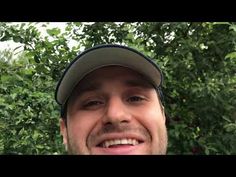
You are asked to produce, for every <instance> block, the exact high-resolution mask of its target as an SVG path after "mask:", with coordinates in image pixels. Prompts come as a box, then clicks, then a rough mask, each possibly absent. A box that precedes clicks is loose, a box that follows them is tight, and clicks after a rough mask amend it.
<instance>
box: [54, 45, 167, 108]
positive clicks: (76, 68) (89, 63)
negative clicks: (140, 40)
mask: <svg viewBox="0 0 236 177" xmlns="http://www.w3.org/2000/svg"><path fill="white" fill-rule="evenodd" d="M114 65H117V66H123V67H127V68H130V69H132V70H134V71H137V72H138V73H140V74H142V75H144V76H145V77H146V78H147V79H148V80H149V81H150V82H151V84H152V85H153V86H154V87H155V88H159V87H161V84H162V73H161V70H160V69H159V67H158V66H157V65H156V64H155V63H154V62H153V61H152V60H151V59H150V58H148V57H146V56H145V55H144V54H142V53H140V52H139V51H137V50H135V49H133V48H130V47H126V46H122V45H114V44H104V45H97V46H94V47H92V48H90V49H88V50H85V51H84V52H82V53H80V54H79V55H78V56H77V57H76V58H75V59H74V60H73V61H72V62H71V63H70V64H69V66H68V67H67V68H66V69H65V71H64V73H63V75H62V77H61V79H60V81H59V82H58V84H57V87H56V92H55V98H56V101H57V103H58V104H59V105H65V104H66V102H67V100H68V98H69V97H70V95H71V93H72V91H73V90H74V88H75V87H76V85H77V84H78V83H79V81H81V79H83V78H84V77H85V76H86V75H87V74H89V73H91V72H92V71H94V70H96V69H98V68H101V67H104V66H114Z"/></svg>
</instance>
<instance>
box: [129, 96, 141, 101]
mask: <svg viewBox="0 0 236 177" xmlns="http://www.w3.org/2000/svg"><path fill="white" fill-rule="evenodd" d="M142 100H144V98H142V97H140V96H131V97H129V98H128V100H127V101H128V102H139V101H142Z"/></svg>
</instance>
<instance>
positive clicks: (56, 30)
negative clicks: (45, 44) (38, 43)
mask: <svg viewBox="0 0 236 177" xmlns="http://www.w3.org/2000/svg"><path fill="white" fill-rule="evenodd" d="M46 31H47V33H48V34H49V35H50V36H57V35H58V34H60V33H61V30H60V29H59V28H52V29H47V30H46Z"/></svg>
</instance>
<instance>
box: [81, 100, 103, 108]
mask: <svg viewBox="0 0 236 177" xmlns="http://www.w3.org/2000/svg"><path fill="white" fill-rule="evenodd" d="M103 104H104V102H102V101H100V100H91V101H87V102H85V103H84V105H83V108H86V109H91V108H96V107H98V106H100V105H103Z"/></svg>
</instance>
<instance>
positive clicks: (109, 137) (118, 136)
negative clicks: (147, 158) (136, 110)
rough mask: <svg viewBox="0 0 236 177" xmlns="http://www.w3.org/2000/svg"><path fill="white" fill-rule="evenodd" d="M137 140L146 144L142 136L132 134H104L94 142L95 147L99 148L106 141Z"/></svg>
mask: <svg viewBox="0 0 236 177" xmlns="http://www.w3.org/2000/svg"><path fill="white" fill-rule="evenodd" d="M123 138H127V139H136V140H137V141H139V142H144V140H145V138H144V137H143V136H141V135H136V134H132V133H109V134H104V135H102V136H100V137H98V138H97V140H96V141H95V142H94V146H98V145H100V144H101V143H103V142H104V141H108V140H114V139H123Z"/></svg>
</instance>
